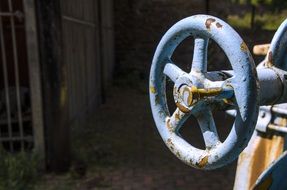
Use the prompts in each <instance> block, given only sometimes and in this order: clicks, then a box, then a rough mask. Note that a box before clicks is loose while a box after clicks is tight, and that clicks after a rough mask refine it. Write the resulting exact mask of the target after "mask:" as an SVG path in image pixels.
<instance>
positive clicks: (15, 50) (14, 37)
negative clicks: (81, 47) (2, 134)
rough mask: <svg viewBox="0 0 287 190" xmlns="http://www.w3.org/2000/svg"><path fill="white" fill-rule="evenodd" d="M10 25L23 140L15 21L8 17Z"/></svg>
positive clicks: (10, 4)
mask: <svg viewBox="0 0 287 190" xmlns="http://www.w3.org/2000/svg"><path fill="white" fill-rule="evenodd" d="M8 3H9V11H10V12H12V11H13V6H12V1H11V0H9V1H8ZM10 25H11V32H12V44H13V59H14V72H15V86H16V98H17V115H18V124H19V132H20V137H21V138H23V136H24V134H23V119H22V110H21V97H20V80H19V68H18V66H19V63H18V51H17V43H16V33H15V20H14V17H10ZM21 149H22V150H23V149H24V142H23V141H21Z"/></svg>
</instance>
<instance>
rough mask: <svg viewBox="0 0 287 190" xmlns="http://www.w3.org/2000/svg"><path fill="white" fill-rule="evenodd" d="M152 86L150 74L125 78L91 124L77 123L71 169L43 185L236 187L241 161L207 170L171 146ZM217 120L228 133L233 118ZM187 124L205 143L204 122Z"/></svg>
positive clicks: (187, 131) (193, 138) (196, 140)
mask: <svg viewBox="0 0 287 190" xmlns="http://www.w3.org/2000/svg"><path fill="white" fill-rule="evenodd" d="M147 90H148V85H147V83H146V80H140V81H139V83H138V84H130V83H128V82H127V81H125V79H124V80H122V81H121V79H119V80H118V82H117V83H115V84H114V86H112V87H111V88H110V89H109V91H108V93H107V99H106V103H105V104H103V105H102V106H101V107H100V109H99V110H98V111H97V112H96V113H95V114H94V115H92V116H91V117H90V119H89V121H88V123H89V124H88V126H82V125H80V124H79V125H78V126H75V127H73V130H72V134H74V135H73V136H72V139H71V141H72V148H73V160H74V161H73V163H72V167H71V171H70V172H69V173H68V174H65V175H53V174H48V175H46V176H45V177H44V178H43V180H42V183H41V184H39V187H38V189H77V190H78V189H79V190H88V189H103V190H105V189H115V190H116V189H119V190H120V189H167V190H168V189H170V190H173V189H210V190H212V189H232V187H233V183H234V176H235V168H236V162H233V163H232V164H230V165H228V166H226V167H224V168H220V169H217V170H214V171H201V170H197V169H194V168H191V167H189V166H186V165H185V164H183V163H182V162H181V161H180V160H178V159H177V158H176V157H175V156H174V155H173V154H172V153H171V152H170V151H169V150H168V148H167V147H166V146H165V145H164V143H163V141H162V140H161V138H160V135H159V133H158V132H157V129H156V127H155V124H154V121H153V118H152V114H151V110H150V104H149V97H148V92H147ZM215 121H216V123H217V124H218V125H219V124H221V125H219V126H218V132H219V134H220V135H221V137H222V138H224V136H226V134H227V133H228V131H229V127H230V126H227V124H228V123H230V118H228V117H226V116H224V115H223V114H219V115H218V114H217V115H215ZM226 121H227V122H226ZM187 125H194V126H192V127H191V126H184V127H183V128H184V129H183V130H182V135H183V136H184V137H187V138H188V140H189V142H190V143H192V144H195V146H198V147H201V146H202V137H201V134H200V132H199V127H198V126H197V125H196V123H195V122H194V121H193V120H191V121H189V122H187ZM189 136H190V137H189Z"/></svg>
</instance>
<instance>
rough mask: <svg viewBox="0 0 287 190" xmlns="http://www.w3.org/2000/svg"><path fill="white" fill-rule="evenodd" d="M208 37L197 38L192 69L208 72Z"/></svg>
mask: <svg viewBox="0 0 287 190" xmlns="http://www.w3.org/2000/svg"><path fill="white" fill-rule="evenodd" d="M208 41H209V40H208V38H195V40H194V51H193V60H192V67H191V70H192V71H197V72H206V71H207V47H208Z"/></svg>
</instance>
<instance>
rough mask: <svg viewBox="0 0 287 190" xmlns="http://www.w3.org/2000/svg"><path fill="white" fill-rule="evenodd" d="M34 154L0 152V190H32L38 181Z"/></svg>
mask: <svg viewBox="0 0 287 190" xmlns="http://www.w3.org/2000/svg"><path fill="white" fill-rule="evenodd" d="M37 160H38V159H37V157H36V156H35V154H32V153H26V152H19V153H15V154H12V153H8V152H6V151H4V150H1V151H0V190H6V189H13V190H26V189H34V188H33V187H34V185H35V183H36V181H37V179H38V171H37V168H38V161H37Z"/></svg>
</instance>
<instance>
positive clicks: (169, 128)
mask: <svg viewBox="0 0 287 190" xmlns="http://www.w3.org/2000/svg"><path fill="white" fill-rule="evenodd" d="M166 127H167V128H168V130H169V131H172V127H171V125H170V118H168V119H167V120H166ZM168 140H170V139H168Z"/></svg>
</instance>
